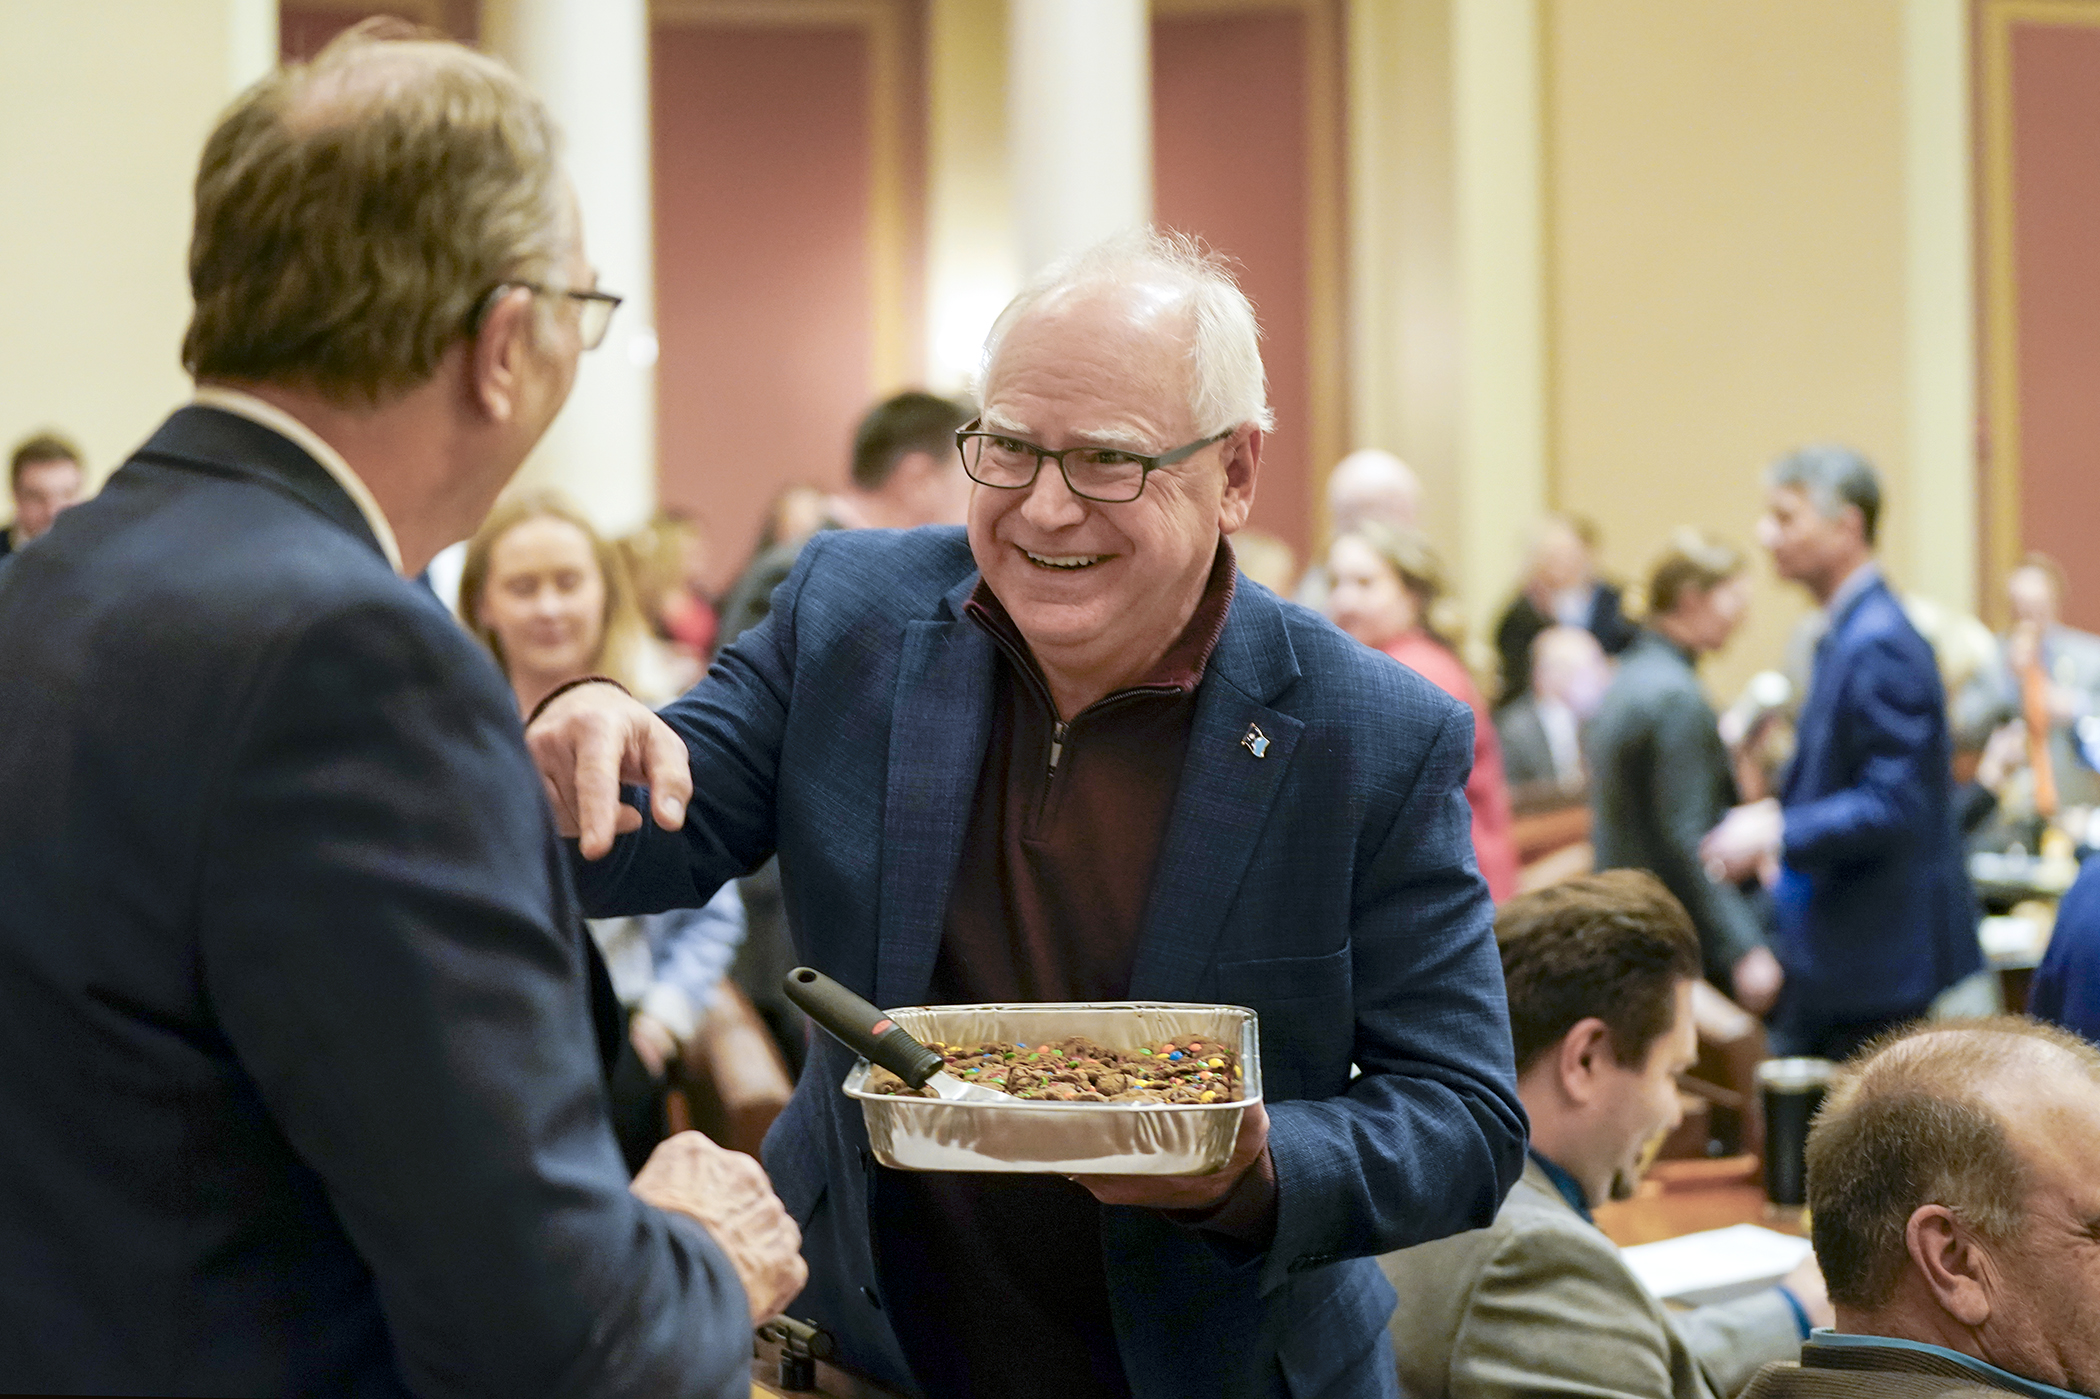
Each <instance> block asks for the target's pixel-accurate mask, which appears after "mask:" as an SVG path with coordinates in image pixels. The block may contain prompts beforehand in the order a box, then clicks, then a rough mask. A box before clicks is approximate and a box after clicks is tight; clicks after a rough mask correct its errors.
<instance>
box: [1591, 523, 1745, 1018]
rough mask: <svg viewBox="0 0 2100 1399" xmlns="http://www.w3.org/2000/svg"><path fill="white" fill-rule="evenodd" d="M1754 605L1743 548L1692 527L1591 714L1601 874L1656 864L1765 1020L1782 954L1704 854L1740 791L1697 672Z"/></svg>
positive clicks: (1728, 984)
mask: <svg viewBox="0 0 2100 1399" xmlns="http://www.w3.org/2000/svg"><path fill="white" fill-rule="evenodd" d="M1749 605H1750V586H1749V581H1748V580H1747V579H1746V578H1745V577H1744V576H1743V556H1742V555H1741V554H1740V553H1738V552H1737V551H1736V550H1734V549H1732V548H1730V547H1729V546H1728V545H1726V544H1723V543H1720V542H1719V541H1717V540H1713V539H1709V538H1707V537H1705V536H1703V535H1701V534H1699V533H1698V532H1697V531H1694V530H1679V531H1678V532H1677V533H1676V535H1675V536H1673V538H1672V539H1671V542H1670V550H1669V552H1668V553H1666V554H1664V555H1663V557H1662V558H1661V560H1659V561H1658V562H1657V563H1656V566H1655V571H1654V573H1653V574H1652V575H1651V576H1650V578H1649V581H1648V625H1647V629H1646V630H1644V631H1643V632H1642V633H1641V635H1640V636H1639V637H1638V638H1637V639H1636V640H1635V641H1634V643H1633V644H1632V645H1631V646H1629V647H1627V648H1626V652H1625V654H1624V655H1623V656H1621V657H1620V659H1619V675H1618V678H1617V679H1616V680H1614V681H1613V682H1612V687H1611V689H1610V690H1609V691H1607V692H1606V693H1605V696H1604V703H1603V704H1602V705H1601V706H1600V707H1599V709H1598V711H1597V717H1596V718H1595V719H1593V720H1591V721H1590V728H1589V733H1588V738H1589V760H1590V773H1591V786H1590V808H1591V813H1592V820H1591V826H1590V840H1591V841H1592V842H1593V843H1594V845H1595V846H1596V850H1597V868H1598V869H1601V870H1608V869H1620V868H1627V869H1644V870H1647V871H1649V872H1650V873H1652V874H1654V875H1655V877H1656V878H1658V879H1660V880H1661V881H1662V882H1663V885H1664V887H1665V888H1667V889H1668V890H1669V891H1670V892H1671V893H1672V894H1674V895H1676V896H1677V901H1678V902H1679V903H1681V904H1683V905H1684V907H1685V911H1686V912H1687V913H1689V914H1690V915H1691V918H1692V926H1693V927H1694V928H1696V929H1698V932H1699V947H1700V954H1701V959H1702V961H1703V963H1704V965H1705V970H1706V978H1707V980H1709V981H1711V982H1712V983H1713V984H1714V985H1715V986H1717V987H1719V988H1720V989H1721V990H1722V991H1724V992H1726V993H1727V994H1729V995H1731V996H1733V997H1734V998H1735V999H1736V1001H1737V1002H1738V1003H1739V1004H1740V1005H1742V1006H1743V1008H1744V1009H1746V1010H1748V1011H1750V1012H1751V1013H1752V1014H1754V1015H1763V1014H1765V1013H1766V1012H1767V1011H1769V1010H1770V1009H1771V1008H1772V1006H1773V1005H1774V1004H1775V1003H1776V1002H1777V1001H1778V999H1779V987H1780V982H1781V980H1782V975H1781V972H1780V969H1779V962H1778V959H1777V958H1775V957H1774V956H1773V955H1772V950H1771V949H1770V948H1769V947H1768V946H1766V944H1765V935H1764V931H1763V929H1762V928H1761V927H1760V926H1759V924H1758V919H1757V914H1756V911H1755V910H1754V909H1752V908H1751V906H1750V904H1749V903H1748V901H1747V900H1745V899H1744V897H1743V896H1742V894H1741V893H1739V892H1738V891H1737V889H1736V887H1735V886H1734V885H1733V884H1731V883H1728V882H1727V881H1725V880H1716V879H1714V878H1712V877H1711V876H1710V875H1709V873H1708V872H1707V870H1706V868H1705V866H1704V864H1703V863H1702V862H1701V861H1700V858H1699V842H1700V840H1701V839H1702V838H1703V837H1704V836H1705V835H1706V833H1707V832H1708V831H1710V830H1712V829H1713V828H1714V826H1715V825H1716V824H1717V823H1718V822H1719V821H1720V820H1721V818H1722V817H1724V816H1726V815H1727V814H1728V811H1729V808H1731V807H1733V806H1734V805H1735V803H1736V786H1735V776H1734V774H1733V772H1732V771H1731V770H1730V768H1729V762H1728V750H1727V748H1726V747H1725V746H1724V745H1723V744H1722V742H1721V732H1720V726H1719V722H1718V720H1717V719H1716V717H1715V715H1714V710H1713V706H1712V705H1711V704H1709V703H1707V699H1706V692H1705V691H1704V690H1703V689H1701V688H1700V686H1699V676H1698V672H1697V670H1696V667H1697V665H1698V663H1699V658H1700V657H1701V656H1702V655H1704V654H1706V653H1707V652H1709V651H1718V650H1720V649H1721V648H1722V647H1723V646H1725V645H1727V644H1728V639H1729V638H1730V637H1731V636H1733V635H1734V634H1735V630H1736V628H1737V627H1738V626H1740V625H1741V624H1742V620H1743V616H1744V614H1745V613H1746V612H1747V611H1748V609H1749Z"/></svg>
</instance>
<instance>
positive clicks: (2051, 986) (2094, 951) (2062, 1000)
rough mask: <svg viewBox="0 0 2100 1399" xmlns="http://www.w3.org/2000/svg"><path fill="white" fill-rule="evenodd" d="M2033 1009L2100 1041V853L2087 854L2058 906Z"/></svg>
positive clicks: (2033, 986) (2030, 1003) (2031, 992)
mask: <svg viewBox="0 0 2100 1399" xmlns="http://www.w3.org/2000/svg"><path fill="white" fill-rule="evenodd" d="M2027 1013H2028V1014H2029V1015H2034V1016H2039V1017H2041V1018H2042V1019H2044V1020H2051V1021H2054V1022H2055V1023H2057V1024H2058V1025H2061V1026H2063V1027H2064V1028H2065V1029H2067V1030H2072V1031H2075V1032H2076V1033H2078V1034H2081V1035H2083V1036H2085V1037H2086V1038H2087V1039H2089V1040H2092V1041H2093V1042H2094V1043H2096V1044H2100V857H2094V856H2088V857H2087V859H2086V862H2085V865H2084V866H2083V867H2082V868H2081V869H2080V870H2079V871H2078V879H2077V882H2076V883H2074V884H2072V885H2071V888H2070V890H2069V891H2068V892H2067V893H2065V895H2064V897H2063V902H2062V903H2061V904H2059V905H2058V906H2057V910H2056V928H2055V930H2054V931H2053V932H2051V933H2050V934H2049V950H2048V951H2047V952H2045V953H2044V954H2043V955H2042V964H2041V966H2039V967H2037V968H2035V972H2034V980H2033V981H2032V982H2031V983H2030V984H2029V986H2028V989H2027Z"/></svg>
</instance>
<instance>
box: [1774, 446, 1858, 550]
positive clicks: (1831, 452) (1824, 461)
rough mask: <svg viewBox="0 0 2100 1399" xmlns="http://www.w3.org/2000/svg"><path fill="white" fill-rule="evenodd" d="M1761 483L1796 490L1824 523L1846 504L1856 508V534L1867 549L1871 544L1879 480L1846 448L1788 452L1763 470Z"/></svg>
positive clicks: (1806, 448) (1812, 448)
mask: <svg viewBox="0 0 2100 1399" xmlns="http://www.w3.org/2000/svg"><path fill="white" fill-rule="evenodd" d="M1765 484H1767V485H1769V486H1772V487H1775V488H1776V487H1779V486H1796V487H1799V488H1800V489H1801V491H1803V492H1804V493H1805V494H1806V495H1807V496H1808V499H1809V503H1810V504H1812V505H1814V506H1815V507H1816V513H1817V514H1818V515H1821V516H1822V517H1823V518H1824V519H1826V520H1834V519H1836V518H1837V517H1838V515H1839V514H1840V513H1842V512H1843V511H1844V508H1845V507H1846V506H1848V505H1851V506H1856V507H1858V509H1859V521H1860V531H1861V533H1862V535H1863V536H1864V537H1865V539H1866V542H1867V543H1868V544H1869V545H1870V546H1871V545H1872V544H1873V543H1874V529H1875V526H1876V524H1877V523H1878V522H1879V520H1880V518H1881V478H1880V477H1879V476H1877V475H1876V474H1875V472H1874V467H1873V465H1872V464H1871V463H1870V462H1868V460H1867V459H1866V458H1865V457H1863V456H1861V455H1860V454H1859V453H1858V452H1855V451H1853V450H1852V449H1851V448H1850V447H1841V446H1838V445H1836V444H1833V443H1821V444H1818V445H1816V446H1812V447H1803V448H1800V449H1799V450H1798V451H1793V452H1789V453H1787V454H1786V455H1785V456H1783V457H1781V458H1780V459H1779V460H1778V461H1775V462H1773V463H1772V465H1771V466H1770V467H1768V468H1766V470H1765Z"/></svg>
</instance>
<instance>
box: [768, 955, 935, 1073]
mask: <svg viewBox="0 0 2100 1399" xmlns="http://www.w3.org/2000/svg"><path fill="white" fill-rule="evenodd" d="M781 988H782V989H783V990H785V991H786V992H787V998H788V999H789V1000H791V1001H793V1002H794V1003H795V1004H796V1005H798V1006H800V1007H802V1011H803V1013H804V1014H805V1015H807V1016H808V1017H809V1018H810V1019H812V1020H814V1021H816V1022H817V1024H818V1026H820V1027H821V1028H822V1029H823V1030H824V1032H825V1033H826V1034H828V1035H830V1036H831V1037H832V1038H833V1039H835V1040H837V1041H838V1042H839V1043H840V1044H843V1045H844V1046H846V1048H848V1049H850V1050H852V1051H853V1052H854V1053H855V1054H858V1055H860V1056H861V1057H862V1058H863V1059H866V1060H867V1061H868V1062H869V1063H871V1064H880V1065H881V1066H882V1067H883V1068H885V1069H888V1070H889V1071H890V1072H891V1073H893V1074H895V1075H896V1076H897V1077H899V1078H901V1079H903V1080H904V1081H905V1082H906V1083H907V1084H909V1085H910V1086H911V1087H913V1088H918V1087H920V1086H922V1085H924V1083H925V1082H926V1080H927V1079H928V1078H930V1077H932V1076H933V1075H934V1074H935V1073H937V1072H939V1070H940V1067H941V1063H942V1060H941V1056H940V1055H938V1054H936V1053H934V1052H933V1051H932V1050H930V1049H928V1048H927V1047H926V1046H925V1045H923V1044H920V1043H919V1042H918V1041H917V1040H915V1039H913V1038H912V1037H911V1035H910V1034H908V1033H907V1032H906V1031H905V1029H904V1027H903V1026H901V1025H898V1024H896V1023H895V1022H894V1021H892V1020H891V1019H890V1018H889V1017H888V1016H887V1015H884V1014H883V1013H882V1012H881V1011H879V1010H877V1009H876V1008H875V1007H874V1006H872V1005H869V1004H868V1003H867V1002H866V1001H864V1000H862V999H861V998H860V997H858V996H856V995H854V994H853V993H852V992H851V991H848V990H847V989H846V988H845V987H843V986H841V985H839V984H838V983H837V982H836V981H833V980H832V979H831V978H830V977H828V976H826V975H824V973H822V972H820V971H818V970H816V969H815V968H814V967H797V968H795V969H794V970H793V971H791V972H789V973H788V974H787V976H786V977H785V978H784V979H783V980H782V982H781Z"/></svg>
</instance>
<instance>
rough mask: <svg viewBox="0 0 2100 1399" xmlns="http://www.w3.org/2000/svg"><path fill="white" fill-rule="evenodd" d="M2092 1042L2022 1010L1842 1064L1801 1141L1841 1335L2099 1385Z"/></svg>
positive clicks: (1928, 1033) (1933, 1032) (1911, 1037)
mask: <svg viewBox="0 0 2100 1399" xmlns="http://www.w3.org/2000/svg"><path fill="white" fill-rule="evenodd" d="M2096 1159H2100V1050H2096V1049H2095V1048H2094V1047H2093V1046H2092V1045H2090V1044H2087V1043H2086V1042H2085V1041H2084V1040H2081V1039H2079V1038H2078V1037H2076V1036H2075V1035H2070V1034H2067V1033H2065V1032H2064V1031H2062V1030H2059V1029H2056V1028H2055V1027H2053V1026H2049V1025H2044V1024H2041V1023H2039V1022H2037V1021H2033V1020H2028V1019H2025V1018H2023V1017H2018V1016H2001V1017H1997V1018H1993V1019H1989V1020H1977V1021H1963V1022H1946V1023H1941V1024H1927V1025H1925V1026H1921V1027H1919V1028H1917V1029H1914V1030H1911V1031H1908V1032H1905V1033H1903V1034H1901V1035H1899V1036H1898V1037H1896V1038H1894V1039H1891V1040H1886V1041H1884V1042H1882V1043H1881V1044H1880V1045H1879V1046H1877V1047H1875V1048H1873V1049H1870V1050H1869V1051H1868V1052H1867V1053H1866V1054H1865V1055H1864V1056H1863V1057H1862V1058H1860V1059H1857V1060H1854V1061H1853V1062H1852V1063H1850V1064H1848V1065H1847V1066H1846V1067H1845V1068H1844V1069H1842V1070H1841V1071H1840V1072H1839V1075H1838V1078H1837V1081H1836V1082H1835V1084H1834V1085H1833V1086H1832V1089H1831V1093H1830V1096H1829V1098H1828V1100H1827V1101H1826V1102H1825V1104H1824V1107H1823V1110H1822V1112H1821V1113H1820V1114H1819V1115H1818V1116H1817V1118H1816V1123H1815V1127H1814V1129H1813V1130H1812V1131H1811V1132H1810V1133H1809V1142H1808V1203H1809V1209H1810V1212H1811V1214H1812V1216H1813V1219H1814V1231H1815V1243H1816V1256H1817V1258H1818V1260H1819V1261H1820V1262H1821V1264H1822V1267H1823V1274H1824V1277H1825V1279H1826V1280H1827V1281H1828V1283H1829V1286H1830V1296H1831V1300H1832V1301H1833V1302H1834V1303H1835V1304H1836V1305H1837V1307H1838V1309H1839V1322H1840V1329H1860V1330H1864V1331H1866V1332H1867V1333H1868V1334H1876V1335H1891V1336H1897V1337H1900V1338H1902V1339H1908V1340H1915V1341H1921V1342H1926V1343H1928V1344H1938V1345H1952V1346H1954V1347H1955V1348H1957V1349H1963V1350H1965V1351H1966V1353H1970V1354H1975V1355H1977V1356H1978V1357H1979V1358H1981V1359H1984V1360H1988V1361H1990V1362H1991V1363H1992V1364H1995V1365H1998V1366H2000V1367H2001V1368H2004V1369H2009V1370H2011V1371H2013V1372H2014V1373H2016V1374H2021V1375H2024V1376H2026V1377H2027V1378H2030V1379H2037V1380H2041V1381H2043V1382H2044V1383H2049V1384H2057V1385H2066V1386H2067V1387H2070V1388H2073V1389H2075V1390H2077V1391H2079V1392H2081V1393H2092V1392H2094V1386H2095V1385H2096V1384H2100V1172H2096V1171H2095V1170H2094V1169H2093V1166H2092V1163H2093V1161H2094V1160H2096Z"/></svg>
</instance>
